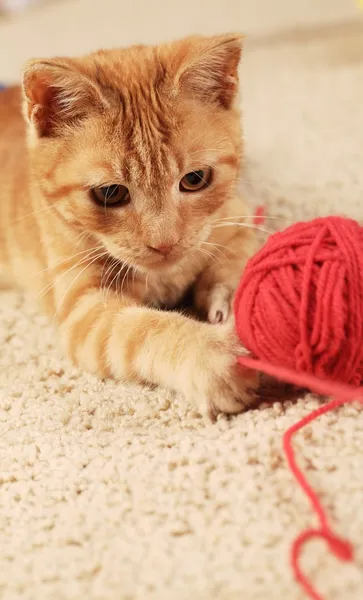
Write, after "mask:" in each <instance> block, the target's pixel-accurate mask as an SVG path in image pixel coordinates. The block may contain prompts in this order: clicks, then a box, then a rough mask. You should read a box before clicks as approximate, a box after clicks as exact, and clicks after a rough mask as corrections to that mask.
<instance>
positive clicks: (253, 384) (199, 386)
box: [191, 325, 259, 421]
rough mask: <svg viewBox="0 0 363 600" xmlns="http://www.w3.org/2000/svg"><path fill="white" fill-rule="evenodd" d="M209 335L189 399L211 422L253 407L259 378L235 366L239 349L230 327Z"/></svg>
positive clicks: (196, 368)
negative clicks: (224, 414)
mask: <svg viewBox="0 0 363 600" xmlns="http://www.w3.org/2000/svg"><path fill="white" fill-rule="evenodd" d="M208 327H209V326H208ZM211 331H212V332H213V333H212V334H211V338H210V340H208V342H207V345H206V347H205V348H204V351H203V354H201V355H200V358H199V360H198V364H196V365H195V368H194V373H193V376H192V382H191V383H192V389H191V395H192V398H193V399H194V403H195V405H196V406H197V408H198V410H199V412H200V413H201V414H202V415H203V416H205V417H207V418H208V419H209V420H211V421H215V419H216V417H217V415H218V414H219V413H226V414H235V413H240V412H243V411H244V410H246V409H247V408H249V407H251V406H253V405H255V404H256V390H257V388H258V385H259V377H258V374H257V373H256V372H255V371H252V370H250V369H244V368H242V367H240V366H239V364H238V363H237V356H238V354H239V353H240V351H241V349H240V348H239V347H238V344H237V342H236V337H235V334H234V332H233V331H232V328H231V326H230V325H222V326H221V327H217V328H214V327H213V328H212V327H211Z"/></svg>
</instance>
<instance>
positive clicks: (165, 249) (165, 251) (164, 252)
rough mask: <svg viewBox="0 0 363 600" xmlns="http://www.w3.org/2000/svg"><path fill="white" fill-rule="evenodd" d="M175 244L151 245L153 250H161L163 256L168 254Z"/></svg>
mask: <svg viewBox="0 0 363 600" xmlns="http://www.w3.org/2000/svg"><path fill="white" fill-rule="evenodd" d="M174 246H175V244H161V245H160V246H149V248H150V249H151V250H155V252H159V254H162V255H163V256H167V254H169V253H170V252H171V250H172V249H173V248H174Z"/></svg>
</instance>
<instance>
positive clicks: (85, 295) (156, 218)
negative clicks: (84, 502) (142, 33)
mask: <svg viewBox="0 0 363 600" xmlns="http://www.w3.org/2000/svg"><path fill="white" fill-rule="evenodd" d="M240 55H241V37H240V36H238V35H225V36H217V37H199V36H196V37H190V38H187V39H184V40H181V41H177V42H174V43H171V44H164V45H160V46H156V47H148V46H136V47H132V48H128V49H119V50H107V51H100V52H96V53H94V54H91V55H89V56H86V57H84V58H76V59H68V58H55V59H53V60H49V59H45V60H35V61H32V62H30V63H29V64H28V65H27V66H26V68H25V71H24V76H23V90H22V92H21V91H20V88H17V87H14V88H9V89H7V90H5V91H3V92H1V93H0V169H1V191H0V198H1V203H0V223H1V224H0V265H1V270H2V272H3V274H4V275H5V276H6V277H7V278H8V279H11V281H13V282H14V283H17V284H21V285H22V286H23V287H25V288H27V289H29V290H31V291H32V292H33V293H35V295H36V296H37V298H38V299H39V300H40V301H41V303H42V306H43V308H44V310H45V311H46V312H47V313H48V314H49V315H50V316H51V317H52V319H53V322H55V323H56V324H57V325H58V328H59V333H60V337H61V340H62V342H63V345H64V348H65V350H66V352H67V353H68V355H69V357H70V358H71V359H72V360H73V361H74V362H75V363H76V364H77V365H79V366H80V367H82V368H84V369H87V370H89V371H91V372H93V373H97V374H99V375H100V376H101V377H108V376H112V377H115V378H117V379H119V380H124V381H125V380H127V381H131V380H134V381H135V380H136V381H141V382H148V383H153V384H162V385H165V386H168V387H170V388H173V389H175V390H178V391H181V392H183V393H184V394H185V396H186V397H187V398H188V399H189V400H190V401H192V402H194V403H195V405H196V407H197V408H198V410H199V411H200V412H201V413H202V414H206V415H209V416H210V417H212V418H213V417H215V415H216V414H217V413H218V412H220V411H223V412H227V413H235V412H239V411H241V410H242V409H243V408H244V407H246V406H248V405H249V403H250V401H251V399H252V398H253V391H251V390H252V388H253V387H254V386H255V375H254V374H253V373H250V372H246V371H242V370H240V369H239V368H238V367H237V365H236V354H237V350H238V347H237V343H236V339H235V337H234V333H233V322H231V319H228V316H229V312H230V306H231V297H232V294H233V291H234V288H235V286H236V284H237V281H238V279H239V277H240V273H241V269H242V266H243V265H244V263H245V261H246V258H247V256H248V255H249V254H250V252H251V248H252V245H251V239H250V237H249V230H248V229H247V228H246V227H242V226H241V227H239V226H237V225H236V224H235V223H236V221H237V220H238V217H239V216H240V214H241V212H242V214H243V203H242V201H241V200H240V199H239V198H237V197H236V183H237V179H238V176H239V169H240V160H241V153H242V141H241V131H240V115H239V111H238V107H237V101H236V99H237V92H238V74H237V70H238V64H239V60H240ZM21 95H22V97H23V105H24V108H23V112H24V115H25V120H26V123H27V134H26V133H25V126H24V124H23V119H22V116H21ZM239 222H240V223H241V221H239ZM241 224H242V223H241ZM191 286H193V289H194V298H195V305H196V307H197V309H198V310H199V311H201V313H202V314H203V315H204V316H205V317H206V319H207V320H208V321H210V323H212V324H210V323H206V322H202V321H196V320H194V319H192V318H189V317H187V316H185V315H184V314H182V313H180V312H176V311H174V312H168V311H163V310H160V308H162V307H168V308H171V307H174V306H175V305H177V304H178V303H179V302H180V300H181V299H182V297H183V296H184V295H185V293H186V292H187V291H188V290H189V289H190V288H191ZM216 323H219V324H218V325H216Z"/></svg>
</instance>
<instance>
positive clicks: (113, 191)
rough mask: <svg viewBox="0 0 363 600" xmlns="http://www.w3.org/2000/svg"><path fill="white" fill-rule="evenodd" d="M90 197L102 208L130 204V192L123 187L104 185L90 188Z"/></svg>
mask: <svg viewBox="0 0 363 600" xmlns="http://www.w3.org/2000/svg"><path fill="white" fill-rule="evenodd" d="M91 196H92V198H93V200H95V202H97V204H101V205H102V206H106V207H107V206H126V204H128V203H129V202H130V192H129V190H128V188H127V187H126V186H124V185H105V186H104V187H98V188H92V189H91Z"/></svg>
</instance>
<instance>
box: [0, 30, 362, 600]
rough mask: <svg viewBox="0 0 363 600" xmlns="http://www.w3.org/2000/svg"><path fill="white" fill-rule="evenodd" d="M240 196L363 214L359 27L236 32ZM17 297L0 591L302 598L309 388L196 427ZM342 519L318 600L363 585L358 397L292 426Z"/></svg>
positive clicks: (5, 349)
mask: <svg viewBox="0 0 363 600" xmlns="http://www.w3.org/2000/svg"><path fill="white" fill-rule="evenodd" d="M242 79H243V112H244V126H245V137H246V170H245V173H244V183H243V186H244V188H245V194H246V195H247V196H248V197H250V199H251V205H253V204H254V203H261V202H262V203H264V204H265V206H266V208H267V211H268V214H269V215H270V216H277V217H279V219H278V220H276V221H275V220H273V219H271V221H268V222H267V225H266V227H267V228H269V229H271V230H273V229H276V228H277V227H284V226H285V225H287V224H289V223H290V222H291V221H294V220H298V219H306V218H310V217H312V216H315V215H327V214H330V213H336V214H345V215H351V216H354V217H356V218H358V219H362V220H363V169H362V161H363V129H362V123H363V27H360V26H358V25H356V26H354V27H347V28H344V27H343V28H340V29H339V28H337V29H336V30H334V31H332V32H330V34H329V35H325V34H324V35H323V34H322V33H321V32H320V33H319V32H318V33H317V34H316V36H315V37H314V36H313V35H310V36H305V37H304V36H300V37H299V36H298V37H294V38H293V39H289V36H286V38H284V37H282V38H279V39H278V38H276V39H275V38H271V39H270V40H267V41H266V42H265V43H262V42H253V41H251V42H248V41H247V44H246V51H245V54H244V64H243V68H242ZM55 339H56V338H55V335H54V334H53V333H52V332H51V329H50V326H49V324H48V322H47V320H46V319H44V318H43V317H41V316H39V315H38V314H37V313H36V312H35V310H34V309H33V308H32V306H31V304H30V303H29V300H28V299H27V298H23V297H22V296H21V295H19V294H17V293H15V292H14V293H13V292H7V293H2V294H1V295H0V598H1V599H2V600H13V599H14V600H15V599H24V600H62V599H67V600H81V599H84V598H89V599H91V600H147V599H150V600H153V599H155V600H164V599H168V600H189V599H190V598H193V599H198V600H213V599H218V600H237V599H238V600H241V599H245V600H270V599H275V598H276V599H281V598H282V599H286V600H302V599H303V598H304V595H303V594H302V592H301V590H300V589H299V587H298V586H297V585H296V583H295V582H294V580H293V577H292V574H291V570H290V566H289V548H290V545H291V543H292V540H293V539H294V537H295V536H296V535H297V534H298V533H299V532H300V531H301V530H302V529H303V528H305V527H307V526H309V525H312V524H315V519H314V517H313V516H312V513H311V510H310V506H309V504H308V502H307V500H306V498H305V496H304V495H303V494H302V492H301V491H300V490H299V488H298V487H297V485H296V484H295V482H294V480H293V478H292V475H291V473H290V472H289V470H288V468H287V465H286V461H285V458H284V456H283V453H282V444H281V442H282V435H283V432H284V431H285V430H286V428H287V427H288V426H289V425H291V424H292V423H294V422H295V421H297V420H298V419H300V418H301V417H302V416H304V415H306V414H308V412H309V411H311V410H312V409H313V408H315V407H317V406H318V405H319V402H320V401H319V400H318V399H317V398H315V397H313V396H307V397H304V398H301V399H299V400H298V401H297V403H295V402H293V401H285V402H280V401H276V402H275V403H272V404H270V405H267V404H264V405H262V406H261V407H260V409H259V410H255V411H251V412H249V413H246V414H243V415H240V416H238V417H236V418H233V419H231V420H228V419H226V418H220V420H218V422H217V423H216V424H215V425H213V426H212V425H211V426H205V425H204V424H203V422H202V421H201V419H199V418H198V416H197V415H196V414H195V412H194V411H193V410H192V409H191V408H190V407H189V406H187V405H186V404H185V403H184V401H183V400H182V398H179V397H173V396H172V395H171V394H170V393H168V392H166V391H163V390H156V391H151V390H148V389H142V388H139V387H129V386H122V385H119V384H116V383H114V382H111V381H99V380H97V379H95V378H93V377H91V376H88V375H85V374H83V373H81V372H80V371H78V370H76V369H73V368H72V367H70V366H69V364H68V363H67V361H66V360H65V359H63V358H62V356H61V354H60V353H59V351H58V350H57V347H56V343H55ZM295 448H296V451H297V454H298V456H299V463H300V464H301V466H302V467H303V468H304V470H305V472H306V473H307V475H308V477H309V480H310V482H311V484H312V485H313V486H314V488H315V489H316V490H317V491H318V492H319V494H320V497H321V498H322V500H323V502H324V505H325V507H326V508H327V510H328V514H329V517H330V520H331V522H332V523H333V524H334V527H335V528H336V530H337V532H338V533H340V534H341V535H343V536H346V537H348V538H349V539H350V540H351V541H352V542H353V544H354V545H355V562H354V564H340V563H338V562H337V560H336V559H334V558H332V557H331V556H330V555H329V553H328V551H327V548H326V547H325V545H324V544H323V543H321V542H315V543H311V544H309V545H308V547H307V548H306V551H305V552H304V556H303V567H304V569H305V570H306V571H307V572H308V573H309V575H310V577H311V579H312V580H313V581H314V583H315V584H316V586H317V587H318V588H319V590H321V593H322V594H324V598H326V599H327V600H338V599H343V600H361V599H362V597H363V542H362V540H363V509H362V506H363V411H362V407H361V406H360V405H358V404H355V405H350V406H346V407H344V408H342V409H340V410H339V411H338V412H337V413H334V414H329V415H326V416H325V417H322V418H320V420H319V421H318V422H315V423H314V424H313V425H311V426H310V427H308V428H307V429H305V430H304V433H301V434H299V435H298V436H297V437H296V441H295Z"/></svg>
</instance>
